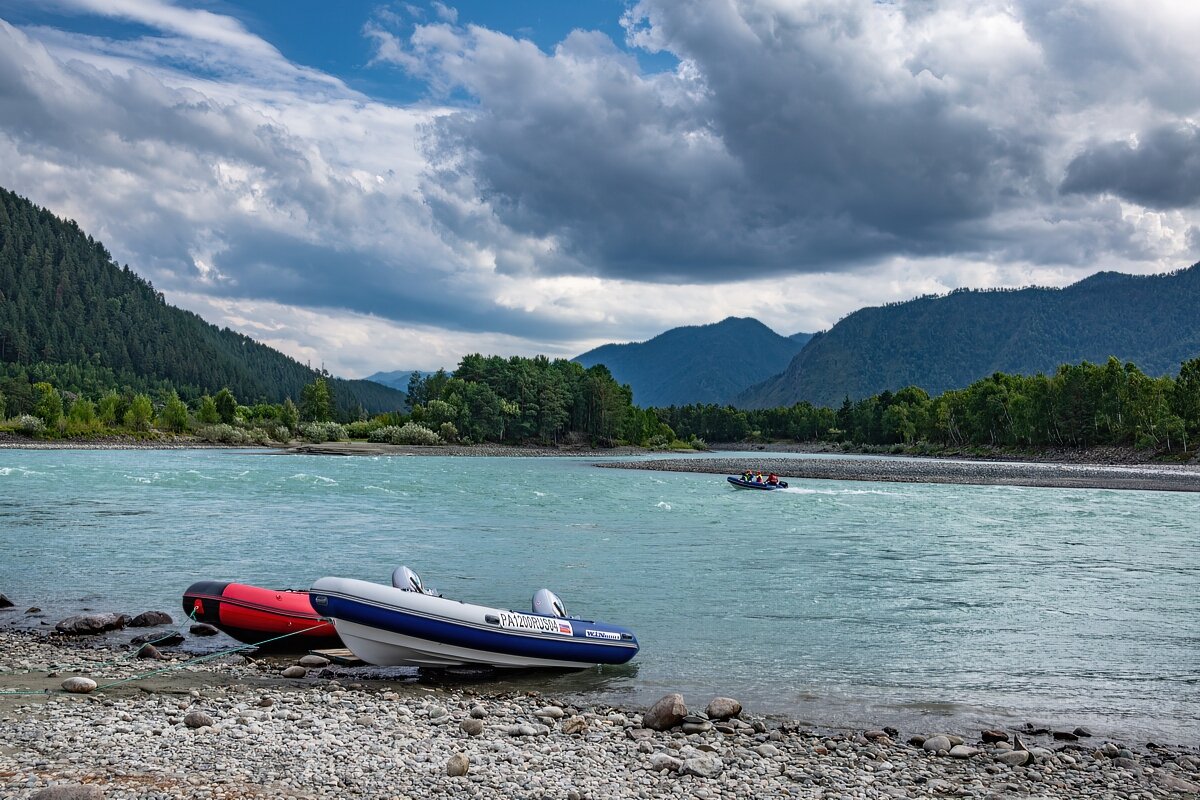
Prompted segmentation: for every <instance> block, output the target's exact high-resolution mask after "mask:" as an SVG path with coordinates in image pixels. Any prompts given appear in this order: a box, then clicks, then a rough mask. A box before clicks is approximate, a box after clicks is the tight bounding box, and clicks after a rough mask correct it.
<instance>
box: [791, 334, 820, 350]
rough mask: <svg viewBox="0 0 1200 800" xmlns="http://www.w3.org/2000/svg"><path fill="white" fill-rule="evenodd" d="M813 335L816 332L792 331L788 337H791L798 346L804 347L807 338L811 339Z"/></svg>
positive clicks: (807, 340)
mask: <svg viewBox="0 0 1200 800" xmlns="http://www.w3.org/2000/svg"><path fill="white" fill-rule="evenodd" d="M815 335H816V334H814V333H793V334H792V335H791V336H789V337H788V338H789V339H791V340H792V341H793V342H795V343H796V344H797V345H799V346H800V347H804V345H806V344H808V342H809V340H811V339H812V337H813V336H815Z"/></svg>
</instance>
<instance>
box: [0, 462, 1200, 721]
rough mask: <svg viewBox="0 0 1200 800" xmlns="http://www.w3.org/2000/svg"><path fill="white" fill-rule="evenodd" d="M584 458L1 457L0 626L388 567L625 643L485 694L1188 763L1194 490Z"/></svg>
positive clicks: (171, 606) (1199, 632) (1199, 574)
mask: <svg viewBox="0 0 1200 800" xmlns="http://www.w3.org/2000/svg"><path fill="white" fill-rule="evenodd" d="M597 460H598V459H594V458H591V459H574V458H476V457H472V458H449V457H392V458H387V457H381V458H369V457H351V458H337V457H329V456H299V455H275V454H268V453H260V452H250V451H245V450H162V451H117V450H95V451H85V450H80V451H62V450H59V451H54V450H49V451H48V450H2V451H0V591H3V592H5V593H6V594H8V595H9V597H11V598H13V599H14V601H16V602H17V603H18V606H19V608H18V609H15V610H10V611H7V612H3V616H0V623H3V624H8V625H13V624H25V622H24V620H23V619H22V618H23V617H24V615H23V613H22V612H23V609H24V607H26V606H29V605H35V604H36V605H38V606H41V607H43V608H44V609H45V610H46V611H47V612H48V616H47V619H50V620H51V621H53V620H55V619H57V618H58V617H56V616H55V615H56V614H59V615H63V616H65V615H67V614H69V613H77V612H78V611H79V610H80V609H82V608H85V607H86V608H90V609H93V610H96V611H110V610H111V611H127V612H131V613H137V612H139V611H142V610H146V609H152V608H153V609H163V610H167V611H170V612H172V613H173V614H175V615H176V616H177V617H178V616H181V615H180V614H179V609H180V606H179V598H180V595H181V593H182V591H183V589H184V588H185V587H187V585H188V584H190V583H191V582H192V581H194V580H198V579H202V578H207V579H221V580H235V581H242V582H247V583H254V584H259V585H267V586H273V587H280V586H286V587H306V586H307V585H308V584H309V583H311V581H312V580H314V579H315V578H318V577H321V576H323V575H341V576H348V577H356V578H362V579H366V580H375V581H379V582H382V583H386V582H387V581H388V579H389V575H390V573H391V570H392V568H393V567H394V566H396V565H397V564H401V563H405V564H408V565H409V566H411V567H413V568H414V569H416V570H417V571H418V572H419V573H420V574H421V575H422V577H423V578H424V579H425V582H426V584H427V585H431V586H434V587H436V588H437V589H438V590H440V591H441V592H443V593H444V594H446V595H447V596H449V597H456V598H460V599H465V600H470V601H473V602H480V603H484V604H487V605H498V606H503V607H509V608H515V609H520V610H525V609H527V608H528V607H529V602H530V597H531V596H532V594H533V592H534V590H536V589H537V588H539V587H542V586H546V587H549V588H551V589H553V590H554V591H556V592H557V593H558V594H559V595H560V596H561V597H562V598H563V600H564V601H565V603H566V605H567V608H568V610H569V611H570V612H571V613H573V614H577V615H580V616H585V617H589V618H595V619H602V620H606V621H609V622H615V623H619V624H624V625H628V626H629V627H631V628H633V629H634V631H635V632H636V633H637V634H638V638H639V640H640V642H641V645H642V651H641V653H639V655H638V657H637V658H636V659H635V660H634V661H633V662H632V663H631V664H630V665H627V666H625V667H620V668H604V669H599V668H598V669H596V670H594V671H593V670H589V671H584V672H580V673H569V674H564V675H557V674H550V675H546V674H540V675H512V676H505V677H504V678H501V679H496V678H492V680H503V681H505V682H506V683H513V684H515V685H517V686H525V687H529V688H533V687H537V688H541V689H544V690H546V691H549V692H552V693H556V694H558V695H565V696H583V697H586V698H591V699H594V700H597V701H606V702H615V703H629V704H639V703H650V702H653V701H654V700H656V699H657V698H658V697H660V696H661V695H662V694H664V693H665V692H668V691H681V692H683V693H684V695H685V697H686V698H687V699H688V700H689V701H690V702H693V703H695V704H699V705H702V704H703V703H705V702H707V700H708V699H709V698H710V697H712V696H713V695H716V694H723V695H729V696H733V697H737V698H738V699H740V700H742V702H743V703H744V704H745V705H746V706H747V707H749V708H750V709H751V710H754V711H756V712H758V713H771V712H778V713H783V714H788V715H790V716H795V717H798V718H800V719H802V720H805V721H807V722H809V723H811V724H813V725H817V726H878V725H886V724H895V725H897V726H898V727H901V728H902V729H904V730H906V731H920V732H928V731H932V730H935V729H961V730H964V731H967V730H970V729H971V726H992V725H1000V726H1003V725H1018V724H1023V723H1024V722H1026V721H1031V722H1034V723H1035V724H1039V725H1049V726H1074V725H1087V726H1088V727H1091V728H1092V729H1093V730H1094V731H1095V732H1097V733H1100V734H1106V735H1111V736H1118V737H1120V736H1124V737H1127V738H1130V739H1131V741H1138V740H1141V739H1146V740H1153V741H1157V742H1162V743H1182V744H1197V743H1200V537H1198V535H1197V534H1198V533H1200V495H1197V494H1191V493H1170V492H1161V493H1154V492H1130V491H1099V490H1061V489H1025V488H1014V487H977V486H947V485H926V484H882V483H863V482H840V481H807V482H806V481H793V482H792V488H791V489H789V490H787V491H779V492H772V493H766V492H761V493H760V492H742V491H737V490H735V489H732V488H731V487H729V486H728V485H726V484H725V482H724V478H722V477H720V476H716V475H691V474H679V473H664V472H641V471H626V470H612V469H599V468H596V467H594V466H593V464H594V463H595V462H596V461H597ZM127 635H128V634H126V636H127ZM401 674H403V671H401ZM976 729H977V728H976Z"/></svg>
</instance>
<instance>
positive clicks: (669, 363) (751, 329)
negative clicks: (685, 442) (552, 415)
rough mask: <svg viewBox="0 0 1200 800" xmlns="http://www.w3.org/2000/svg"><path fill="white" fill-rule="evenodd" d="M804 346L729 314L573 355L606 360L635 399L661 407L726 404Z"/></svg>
mask: <svg viewBox="0 0 1200 800" xmlns="http://www.w3.org/2000/svg"><path fill="white" fill-rule="evenodd" d="M804 335H806V334H796V336H804ZM803 346H804V342H802V341H797V340H795V339H793V338H789V337H786V336H780V335H779V334H777V333H775V331H773V330H771V329H770V328H768V327H767V326H766V325H763V324H762V323H761V322H759V321H758V320H756V319H746V318H740V317H729V318H727V319H724V320H722V321H720V322H716V323H713V324H711V325H690V326H687V327H683V328H672V329H671V330H669V331H666V332H665V333H661V334H659V335H658V336H655V337H654V338H653V339H650V340H649V341H645V342H636V343H631V344H606V345H602V346H601V347H597V348H596V349H594V350H589V351H588V352H586V353H584V354H582V355H580V356H576V357H575V358H574V359H573V360H574V361H576V362H578V363H580V364H582V365H583V366H585V367H590V366H593V365H595V364H604V365H605V366H606V367H608V369H609V371H610V372H611V373H612V375H613V377H614V378H615V379H616V380H617V382H618V383H626V384H629V386H630V388H632V389H633V402H635V403H637V404H638V405H640V406H655V407H660V408H661V407H666V406H672V405H687V404H689V403H727V402H729V400H730V399H731V398H732V397H733V396H734V395H736V394H737V393H738V392H740V391H741V390H742V389H745V388H746V387H747V386H750V385H752V384H754V383H756V382H758V381H761V380H763V379H764V378H766V377H767V376H769V375H773V374H775V373H777V372H779V371H780V370H781V369H783V368H784V367H785V366H787V364H788V362H789V361H790V360H791V358H792V356H794V355H795V354H796V353H797V352H799V351H800V348H801V347H803Z"/></svg>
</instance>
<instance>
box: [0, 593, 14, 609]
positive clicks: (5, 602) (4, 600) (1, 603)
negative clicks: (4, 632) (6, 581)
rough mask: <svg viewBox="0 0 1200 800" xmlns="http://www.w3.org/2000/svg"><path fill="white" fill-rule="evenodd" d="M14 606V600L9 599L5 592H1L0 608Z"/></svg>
mask: <svg viewBox="0 0 1200 800" xmlns="http://www.w3.org/2000/svg"><path fill="white" fill-rule="evenodd" d="M12 607H13V601H12V600H9V599H8V597H7V596H6V595H5V594H4V593H3V592H0V608H12Z"/></svg>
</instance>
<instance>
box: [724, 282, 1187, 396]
mask: <svg viewBox="0 0 1200 800" xmlns="http://www.w3.org/2000/svg"><path fill="white" fill-rule="evenodd" d="M1197 307H1200V264H1198V265H1196V266H1192V267H1190V268H1188V269H1183V270H1179V271H1177V272H1173V273H1168V274H1165V275H1124V274H1120V273H1116V272H1099V273H1096V274H1095V275H1092V276H1091V277H1089V278H1086V279H1084V280H1082V281H1079V282H1078V283H1075V284H1072V285H1071V286H1068V287H1066V288H1062V289H1047V288H1029V289H1019V290H990V291H978V290H958V291H955V292H951V293H950V294H948V295H944V296H938V297H920V298H917V299H915V300H910V301H908V302H904V303H894V304H891V305H887V306H882V307H875V308H864V309H860V310H859V311H856V312H854V313H853V314H850V315H849V316H847V317H846V318H845V319H843V320H841V321H840V322H838V323H837V324H836V325H834V326H833V327H832V328H830V329H829V330H828V331H827V332H825V333H820V334H817V335H816V336H814V337H813V339H812V340H811V341H810V342H809V343H808V345H806V346H805V347H804V349H803V350H801V351H800V352H799V353H798V354H797V355H796V357H795V358H794V359H792V362H791V363H790V364H789V365H788V367H787V369H786V370H784V371H783V372H782V373H781V374H779V375H776V376H774V377H772V378H770V379H768V380H766V381H764V382H762V383H761V384H759V385H757V386H753V387H751V388H749V389H747V390H746V391H744V392H742V393H741V394H739V395H738V396H737V397H736V398H735V399H734V404H735V405H737V406H739V407H742V408H769V407H774V406H781V405H782V406H787V405H792V404H793V403H796V402H799V401H802V400H806V401H808V402H810V403H814V404H816V405H824V406H838V405H840V404H841V402H842V400H843V398H845V397H846V396H849V397H850V398H851V399H860V398H863V397H867V396H869V395H872V394H877V393H879V392H882V391H884V390H891V391H895V390H897V389H901V388H903V387H905V386H910V385H916V386H920V387H921V388H923V389H925V390H926V391H928V392H929V393H930V394H938V393H941V392H943V391H946V390H947V389H958V388H961V387H964V386H967V385H969V384H971V383H972V382H973V381H976V380H978V379H979V378H982V377H985V376H988V375H991V374H992V373H994V372H1005V373H1010V374H1022V375H1032V374H1036V373H1039V372H1044V373H1051V372H1053V371H1054V370H1055V369H1056V368H1057V367H1058V365H1059V364H1064V363H1075V362H1079V361H1084V360H1086V361H1092V362H1095V363H1103V362H1104V361H1106V360H1107V359H1108V357H1109V356H1116V357H1117V358H1118V359H1119V360H1121V361H1132V362H1134V363H1136V364H1137V365H1138V366H1140V367H1141V368H1142V369H1143V370H1144V371H1145V372H1146V373H1147V374H1149V375H1165V374H1174V373H1175V372H1176V371H1177V370H1178V369H1179V365H1180V363H1181V362H1183V361H1185V360H1188V359H1190V358H1194V357H1195V356H1196V355H1197V354H1198V353H1200V315H1197V313H1196V308H1197Z"/></svg>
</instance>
